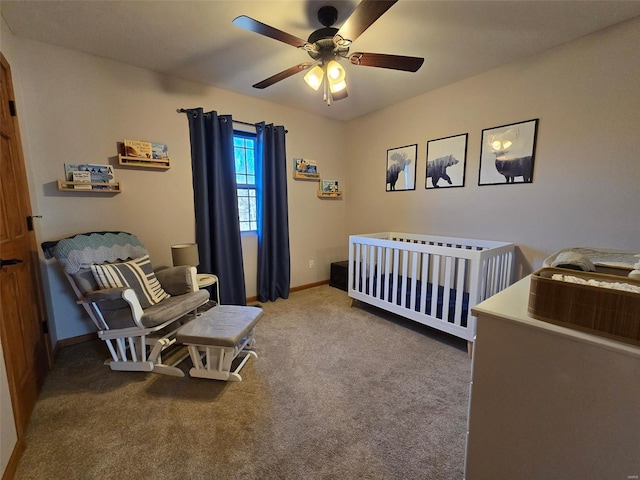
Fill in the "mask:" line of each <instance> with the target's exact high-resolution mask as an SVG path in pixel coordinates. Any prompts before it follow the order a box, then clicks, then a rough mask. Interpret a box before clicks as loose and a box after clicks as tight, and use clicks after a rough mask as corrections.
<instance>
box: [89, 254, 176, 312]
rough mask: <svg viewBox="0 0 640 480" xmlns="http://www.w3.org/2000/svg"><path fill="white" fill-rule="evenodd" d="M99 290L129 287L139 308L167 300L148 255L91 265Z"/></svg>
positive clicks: (166, 294)
mask: <svg viewBox="0 0 640 480" xmlns="http://www.w3.org/2000/svg"><path fill="white" fill-rule="evenodd" d="M91 272H92V273H93V276H94V278H95V279H96V282H97V283H98V286H99V287H100V288H115V287H130V288H132V289H133V291H134V292H136V295H137V296H138V300H139V301H140V306H142V308H147V307H150V306H151V305H155V304H156V303H159V302H161V301H162V300H164V299H165V298H169V296H170V295H169V294H168V293H167V292H165V291H164V289H163V288H162V286H161V285H160V282H159V281H158V279H157V278H156V275H155V273H153V268H152V267H151V261H150V260H149V255H145V256H143V257H140V258H136V259H134V260H130V261H128V262H123V263H103V264H99V265H96V264H94V265H91Z"/></svg>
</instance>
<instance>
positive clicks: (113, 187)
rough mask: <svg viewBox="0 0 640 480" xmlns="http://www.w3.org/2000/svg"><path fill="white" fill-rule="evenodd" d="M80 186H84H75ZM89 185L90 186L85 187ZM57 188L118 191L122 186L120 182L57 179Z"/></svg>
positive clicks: (96, 191)
mask: <svg viewBox="0 0 640 480" xmlns="http://www.w3.org/2000/svg"><path fill="white" fill-rule="evenodd" d="M76 186H82V187H84V188H76ZM87 186H89V187H90V188H86V187H87ZM58 190H60V191H61V192H75V193H120V192H121V191H122V188H121V186H120V182H116V183H97V182H92V183H86V182H70V181H66V180H58Z"/></svg>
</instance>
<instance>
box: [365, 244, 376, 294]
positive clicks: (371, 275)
mask: <svg viewBox="0 0 640 480" xmlns="http://www.w3.org/2000/svg"><path fill="white" fill-rule="evenodd" d="M376 248H377V247H376V246H375V245H371V246H370V247H369V262H368V263H367V269H368V271H369V295H372V296H373V295H374V293H373V292H374V287H375V283H374V279H375V274H376V272H375V261H374V258H375V257H374V255H375V250H376Z"/></svg>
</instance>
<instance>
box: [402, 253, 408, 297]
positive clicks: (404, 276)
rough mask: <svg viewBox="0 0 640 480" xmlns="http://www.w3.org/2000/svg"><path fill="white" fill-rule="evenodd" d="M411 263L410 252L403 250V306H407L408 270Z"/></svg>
mask: <svg viewBox="0 0 640 480" xmlns="http://www.w3.org/2000/svg"><path fill="white" fill-rule="evenodd" d="M408 263H409V252H407V251H406V250H404V251H403V252H402V278H401V289H400V305H401V306H403V307H406V306H407V270H408Z"/></svg>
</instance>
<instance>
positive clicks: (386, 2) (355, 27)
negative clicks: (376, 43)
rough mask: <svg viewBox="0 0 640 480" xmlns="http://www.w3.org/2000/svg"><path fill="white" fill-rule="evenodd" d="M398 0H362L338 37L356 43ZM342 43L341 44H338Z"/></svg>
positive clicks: (342, 27)
mask: <svg viewBox="0 0 640 480" xmlns="http://www.w3.org/2000/svg"><path fill="white" fill-rule="evenodd" d="M397 1H398V0H362V1H361V2H360V3H359V4H358V6H357V7H356V9H355V10H354V11H353V13H352V14H351V15H350V16H349V18H347V20H345V22H344V23H343V24H342V26H341V27H340V29H339V30H338V33H336V37H341V38H342V39H344V40H350V41H352V42H353V41H355V39H356V38H358V37H359V36H360V35H362V33H363V32H364V31H365V30H366V29H367V28H369V27H370V26H371V25H372V24H373V22H375V21H376V20H378V19H379V18H380V17H381V16H382V14H384V12H386V11H387V10H389V9H390V8H391V7H392V6H393V4H394V3H396V2H397ZM337 43H340V42H337Z"/></svg>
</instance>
